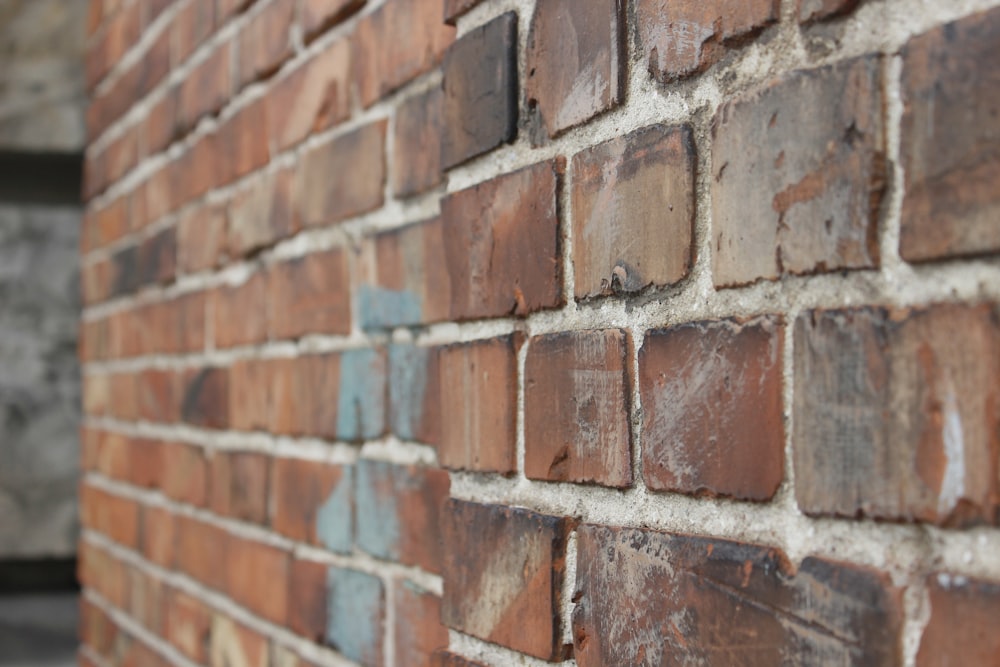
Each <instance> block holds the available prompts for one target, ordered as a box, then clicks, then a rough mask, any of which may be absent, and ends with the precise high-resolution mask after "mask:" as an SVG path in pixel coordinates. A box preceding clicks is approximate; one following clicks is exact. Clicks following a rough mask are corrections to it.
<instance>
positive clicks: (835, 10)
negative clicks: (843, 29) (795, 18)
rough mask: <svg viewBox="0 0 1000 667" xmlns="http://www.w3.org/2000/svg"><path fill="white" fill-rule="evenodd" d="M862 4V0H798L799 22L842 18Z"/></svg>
mask: <svg viewBox="0 0 1000 667" xmlns="http://www.w3.org/2000/svg"><path fill="white" fill-rule="evenodd" d="M862 2H864V0H800V1H799V21H802V22H803V23H811V22H813V21H822V20H826V19H830V18H834V17H838V16H842V15H844V14H847V13H849V12H851V11H853V10H854V9H855V8H856V7H858V6H859V5H860V4H861V3H862Z"/></svg>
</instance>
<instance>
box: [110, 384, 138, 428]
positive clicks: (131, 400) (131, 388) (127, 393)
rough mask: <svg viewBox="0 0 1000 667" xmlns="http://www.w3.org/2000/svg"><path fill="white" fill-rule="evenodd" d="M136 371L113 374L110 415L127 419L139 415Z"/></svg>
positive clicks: (133, 418)
mask: <svg viewBox="0 0 1000 667" xmlns="http://www.w3.org/2000/svg"><path fill="white" fill-rule="evenodd" d="M135 379H136V376H135V374H134V373H126V372H122V373H115V374H114V375H112V376H111V394H110V396H111V404H110V409H109V411H108V412H109V415H110V416H112V417H116V418H118V419H122V420H125V421H135V420H136V418H137V417H138V400H137V393H136V390H135Z"/></svg>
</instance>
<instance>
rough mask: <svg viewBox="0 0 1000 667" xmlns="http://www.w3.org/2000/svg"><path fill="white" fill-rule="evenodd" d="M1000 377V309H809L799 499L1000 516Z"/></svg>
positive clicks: (818, 509)
mask: <svg viewBox="0 0 1000 667" xmlns="http://www.w3.org/2000/svg"><path fill="white" fill-rule="evenodd" d="M959 331H960V332H962V333H961V341H962V343H961V345H956V344H955V335H956V333H955V332H959ZM998 378H1000V315H998V313H997V311H996V309H995V308H993V307H990V306H962V305H936V306H931V307H928V308H924V309H919V310H910V311H887V310H885V309H883V308H864V309H856V310H844V311H813V312H807V313H804V314H803V315H802V316H800V317H799V319H798V321H797V322H796V327H795V385H794V386H795V399H794V410H793V419H792V423H793V424H794V427H795V431H794V434H793V438H792V442H794V443H795V495H796V498H797V499H798V503H799V507H801V508H802V510H803V511H804V512H806V513H808V514H826V515H830V514H832V515H839V516H849V517H856V516H859V515H864V516H871V517H879V518H890V519H908V520H912V519H916V520H922V521H932V522H936V523H948V524H955V523H957V524H968V523H975V522H981V521H984V520H985V521H993V520H995V516H996V514H995V512H996V507H997V500H998V488H997V485H998V481H997V474H996V461H997V443H996V434H997V432H998V428H1000V409H998V405H1000V404H998V402H997V399H996V397H997V396H998V395H1000V386H998V383H1000V380H998Z"/></svg>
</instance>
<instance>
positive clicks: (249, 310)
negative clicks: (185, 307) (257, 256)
mask: <svg viewBox="0 0 1000 667" xmlns="http://www.w3.org/2000/svg"><path fill="white" fill-rule="evenodd" d="M267 281H268V275H267V273H266V272H264V271H258V272H257V273H255V274H253V275H252V276H250V279H249V280H247V281H246V282H245V283H243V284H241V285H233V286H228V285H227V286H223V287H219V288H217V289H216V290H215V291H214V292H212V299H211V302H212V311H213V313H214V318H213V320H214V323H215V326H214V327H213V328H214V330H215V345H216V347H223V348H224V347H233V346H237V345H250V344H253V343H259V342H261V341H263V340H266V339H267V327H268V312H267V295H268V285H267Z"/></svg>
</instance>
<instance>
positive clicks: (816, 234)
mask: <svg viewBox="0 0 1000 667" xmlns="http://www.w3.org/2000/svg"><path fill="white" fill-rule="evenodd" d="M881 67H882V61H881V58H880V57H879V56H864V57H861V58H857V59H854V60H848V61H844V62H842V63H838V64H836V65H831V66H828V67H822V68H819V69H815V70H810V71H801V72H795V73H792V74H788V75H785V76H783V77H781V78H779V79H776V80H774V81H772V82H771V83H769V84H768V85H767V86H766V87H764V88H763V89H762V90H758V91H753V92H750V93H746V94H744V95H741V96H740V97H738V98H737V99H735V100H733V101H731V102H728V103H726V104H725V105H723V107H722V108H721V109H720V110H719V112H718V114H717V115H716V117H715V120H714V122H713V125H712V137H713V139H714V142H715V147H714V149H713V158H712V159H713V161H714V164H713V166H712V179H711V182H712V224H713V227H714V233H713V242H712V250H713V256H712V270H713V274H714V277H715V284H716V285H717V286H731V285H739V284H745V283H751V282H754V281H756V280H759V279H762V278H763V279H768V280H773V279H776V278H778V277H780V276H781V275H783V274H807V273H815V272H823V271H833V270H837V269H859V268H871V267H875V266H877V264H878V261H879V257H878V239H877V231H878V220H879V212H880V208H881V201H882V195H883V193H884V190H885V185H886V167H885V153H884V151H885V147H884V143H885V138H884V136H883V116H882V107H883V100H882V92H881V83H880V70H881ZM751 137H752V138H751Z"/></svg>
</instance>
